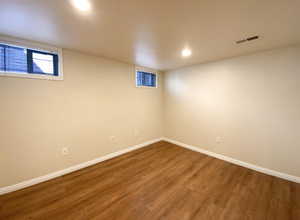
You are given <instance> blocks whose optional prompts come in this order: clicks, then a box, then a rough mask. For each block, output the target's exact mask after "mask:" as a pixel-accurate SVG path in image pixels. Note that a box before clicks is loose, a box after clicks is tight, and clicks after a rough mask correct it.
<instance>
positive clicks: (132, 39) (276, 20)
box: [0, 0, 300, 70]
mask: <svg viewBox="0 0 300 220" xmlns="http://www.w3.org/2000/svg"><path fill="white" fill-rule="evenodd" d="M90 1H91V3H92V11H91V12H90V13H82V12H79V11H78V10H76V9H75V8H73V7H72V5H71V4H70V1H68V0H42V1H41V0H0V34H2V35H8V36H14V37H19V38H23V39H27V40H33V41H38V42H42V43H47V44H51V45H55V46H59V47H63V48H69V49H74V50H77V51H81V52H85V53H90V54H94V55H100V56H104V57H108V58H113V59H116V60H120V61H123V62H127V63H135V64H137V65H141V66H146V67H151V68H155V69H159V70H169V69H174V68H178V67H182V66H186V65H190V64H194V63H203V62H207V61H213V60H218V59H222V58H227V57H233V56H238V55H243V54H248V53H252V52H256V51H260V50H267V49H272V48H276V47H282V46H286V45H291V44H296V43H299V42H300V28H299V21H300V13H299V9H300V1H299V0H248V1H244V0H226V1H217V0H185V1H182V0H151V1H149V0H90ZM252 35H260V36H261V38H260V39H259V40H257V41H252V42H247V43H245V44H240V45H237V44H235V41H236V40H239V39H243V38H245V37H248V36H252ZM184 47H189V48H191V49H192V51H193V54H192V56H191V57H189V58H182V57H181V50H182V49H183V48H184Z"/></svg>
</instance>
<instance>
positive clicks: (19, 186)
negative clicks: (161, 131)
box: [0, 138, 162, 195]
mask: <svg viewBox="0 0 300 220" xmlns="http://www.w3.org/2000/svg"><path fill="white" fill-rule="evenodd" d="M161 140H162V138H158V139H155V140H151V141H147V142H144V143H142V144H138V145H135V146H132V147H128V148H126V149H124V150H120V151H117V152H114V153H111V154H108V155H105V156H103V157H99V158H96V159H94V160H90V161H87V162H84V163H81V164H78V165H75V166H72V167H69V168H67V169H64V170H60V171H57V172H54V173H50V174H48V175H45V176H40V177H37V178H34V179H31V180H26V181H24V182H21V183H18V184H15V185H12V186H6V187H2V188H0V195H3V194H6V193H10V192H14V191H17V190H20V189H24V188H27V187H29V186H33V185H36V184H39V183H42V182H45V181H48V180H51V179H54V178H56V177H60V176H63V175H66V174H68V173H72V172H74V171H77V170H80V169H83V168H86V167H89V166H92V165H95V164H97V163H100V162H103V161H105V160H109V159H112V158H114V157H117V156H120V155H122V154H125V153H128V152H130V151H134V150H137V149H139V148H142V147H146V146H148V145H150V144H154V143H156V142H159V141H161Z"/></svg>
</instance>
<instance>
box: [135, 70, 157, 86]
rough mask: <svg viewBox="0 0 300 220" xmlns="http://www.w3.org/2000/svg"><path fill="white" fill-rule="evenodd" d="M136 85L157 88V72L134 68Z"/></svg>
mask: <svg viewBox="0 0 300 220" xmlns="http://www.w3.org/2000/svg"><path fill="white" fill-rule="evenodd" d="M136 86H137V87H150V88H157V74H156V73H153V72H149V71H144V70H139V69H137V70H136Z"/></svg>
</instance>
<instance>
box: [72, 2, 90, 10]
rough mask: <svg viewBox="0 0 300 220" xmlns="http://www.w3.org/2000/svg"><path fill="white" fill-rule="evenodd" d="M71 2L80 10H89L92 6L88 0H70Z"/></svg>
mask: <svg viewBox="0 0 300 220" xmlns="http://www.w3.org/2000/svg"><path fill="white" fill-rule="evenodd" d="M72 3H73V5H74V7H75V8H77V9H78V10H80V11H89V10H91V8H92V6H91V3H90V1H89V0H72Z"/></svg>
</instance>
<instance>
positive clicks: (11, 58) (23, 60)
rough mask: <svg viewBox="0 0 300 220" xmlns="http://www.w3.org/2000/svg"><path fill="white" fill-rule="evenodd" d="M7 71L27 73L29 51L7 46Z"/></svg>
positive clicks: (5, 55)
mask: <svg viewBox="0 0 300 220" xmlns="http://www.w3.org/2000/svg"><path fill="white" fill-rule="evenodd" d="M4 57H5V71H8V72H20V73H27V50H26V49H24V48H20V47H12V46H5V51H4Z"/></svg>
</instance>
